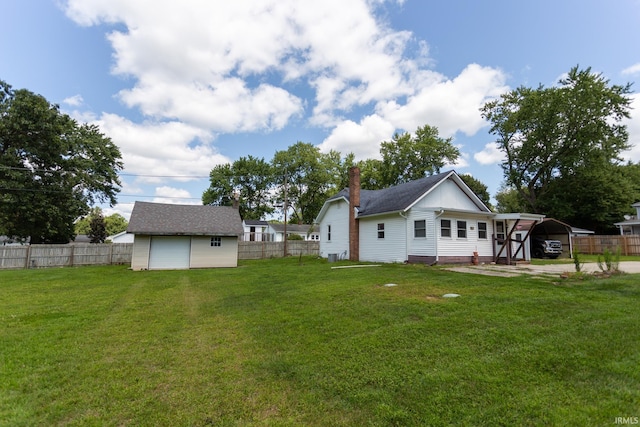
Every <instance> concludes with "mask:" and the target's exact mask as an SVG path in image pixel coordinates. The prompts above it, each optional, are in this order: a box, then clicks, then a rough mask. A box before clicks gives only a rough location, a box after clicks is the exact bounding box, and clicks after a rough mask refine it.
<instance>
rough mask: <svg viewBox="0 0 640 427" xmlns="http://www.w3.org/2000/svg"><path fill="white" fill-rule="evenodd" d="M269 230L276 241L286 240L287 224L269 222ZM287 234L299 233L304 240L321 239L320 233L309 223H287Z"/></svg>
mask: <svg viewBox="0 0 640 427" xmlns="http://www.w3.org/2000/svg"><path fill="white" fill-rule="evenodd" d="M269 230H270V232H271V233H272V235H273V240H274V242H282V241H284V235H285V225H284V224H278V223H274V222H270V223H269ZM286 233H287V236H291V235H298V236H300V237H301V238H302V240H313V241H316V242H317V241H318V240H320V233H319V232H318V231H317V230H315V228H314V227H313V226H311V225H309V224H287V225H286Z"/></svg>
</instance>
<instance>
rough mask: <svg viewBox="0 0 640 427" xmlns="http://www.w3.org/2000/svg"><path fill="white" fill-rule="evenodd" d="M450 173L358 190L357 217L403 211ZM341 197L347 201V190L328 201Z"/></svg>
mask: <svg viewBox="0 0 640 427" xmlns="http://www.w3.org/2000/svg"><path fill="white" fill-rule="evenodd" d="M449 175H451V172H445V173H440V174H436V175H431V176H427V177H425V178H421V179H417V180H415V181H410V182H406V183H404V184H399V185H395V186H393V187H388V188H384V189H382V190H360V208H359V209H358V216H366V215H375V214H380V213H386V212H399V211H404V210H405V209H407V208H408V207H409V206H411V205H412V204H413V203H414V202H415V201H416V200H418V198H419V197H421V196H422V195H423V194H425V193H426V192H427V191H429V190H430V189H432V188H433V187H435V186H436V185H437V184H438V183H440V181H442V180H444V179H446V178H447V177H448V176H449ZM341 197H344V198H346V199H347V200H349V189H348V188H345V189H344V190H342V191H340V192H339V193H338V194H336V195H335V196H333V197H331V198H330V199H329V200H334V199H339V198H341Z"/></svg>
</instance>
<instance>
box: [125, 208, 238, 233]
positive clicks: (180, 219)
mask: <svg viewBox="0 0 640 427" xmlns="http://www.w3.org/2000/svg"><path fill="white" fill-rule="evenodd" d="M127 232H128V233H134V234H152V235H165V236H166V235H185V236H187V235H188V236H212V235H215V236H239V235H241V234H242V233H243V232H244V229H243V227H242V220H241V219H240V213H239V212H238V210H237V209H234V208H232V207H230V206H203V205H172V204H165V203H149V202H136V203H135V205H134V206H133V211H132V212H131V219H130V220H129V226H128V227H127Z"/></svg>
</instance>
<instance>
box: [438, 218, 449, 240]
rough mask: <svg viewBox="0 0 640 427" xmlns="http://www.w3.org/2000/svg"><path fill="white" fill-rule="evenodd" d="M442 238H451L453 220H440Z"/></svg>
mask: <svg viewBox="0 0 640 427" xmlns="http://www.w3.org/2000/svg"><path fill="white" fill-rule="evenodd" d="M440 236H441V237H451V220H450V219H441V220H440Z"/></svg>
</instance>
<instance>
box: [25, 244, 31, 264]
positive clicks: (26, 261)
mask: <svg viewBox="0 0 640 427" xmlns="http://www.w3.org/2000/svg"><path fill="white" fill-rule="evenodd" d="M30 263H31V245H28V246H27V253H26V255H25V257H24V268H29V264H30Z"/></svg>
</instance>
